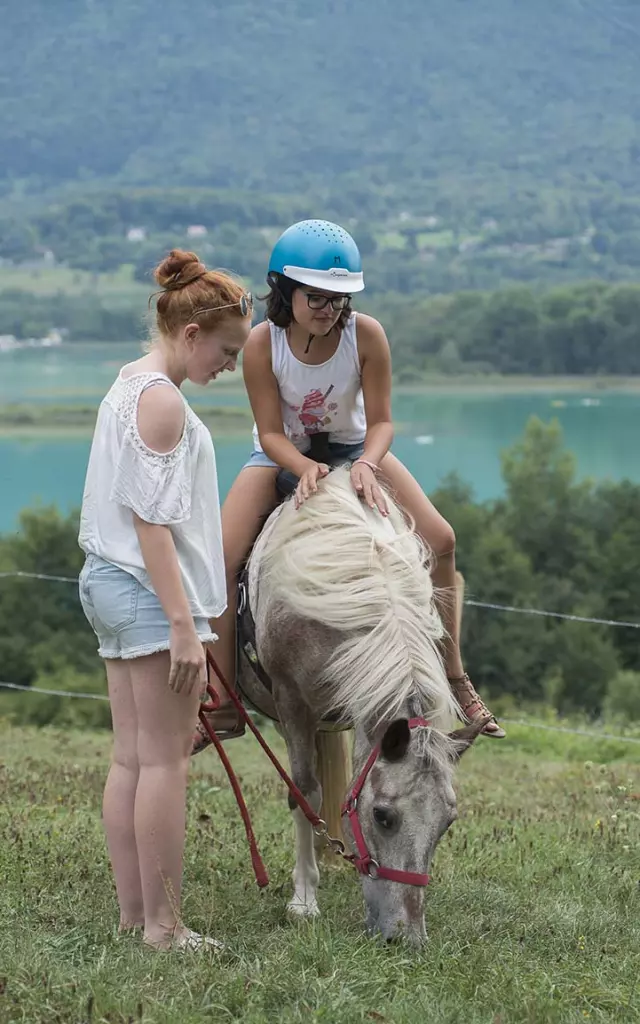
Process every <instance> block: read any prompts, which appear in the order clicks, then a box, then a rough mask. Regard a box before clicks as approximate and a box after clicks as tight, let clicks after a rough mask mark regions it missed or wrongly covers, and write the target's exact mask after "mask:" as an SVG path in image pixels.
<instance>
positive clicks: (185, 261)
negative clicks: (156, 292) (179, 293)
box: [153, 249, 207, 291]
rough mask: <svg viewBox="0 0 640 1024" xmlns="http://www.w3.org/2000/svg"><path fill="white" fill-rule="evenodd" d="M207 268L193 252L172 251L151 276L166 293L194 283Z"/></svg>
mask: <svg viewBox="0 0 640 1024" xmlns="http://www.w3.org/2000/svg"><path fill="white" fill-rule="evenodd" d="M206 272H207V268H206V267H205V265H204V263H201V262H200V260H199V259H198V257H197V256H196V254H195V252H185V251H184V250H182V249H172V250H171V252H170V253H169V255H168V256H165V258H164V259H163V260H162V261H161V262H160V263H159V264H158V266H157V267H156V269H155V270H154V272H153V276H154V278H155V279H156V281H157V282H158V284H159V285H160V287H161V288H164V289H165V290H166V291H174V290H175V289H177V288H184V287H185V286H186V285H188V284H190V283H191V282H192V281H196V280H197V279H198V278H199V277H202V275H203V274H206Z"/></svg>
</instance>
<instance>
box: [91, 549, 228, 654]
mask: <svg viewBox="0 0 640 1024" xmlns="http://www.w3.org/2000/svg"><path fill="white" fill-rule="evenodd" d="M78 582H79V589H80V601H81V603H82V608H83V611H84V614H85V615H86V617H87V619H88V620H89V624H90V625H91V627H92V629H93V631H94V633H95V634H96V636H97V637H98V644H99V646H98V654H99V655H100V657H101V658H143V657H145V655H147V654H156V653H157V652H158V651H168V650H169V647H170V644H171V637H170V633H171V627H170V625H169V622H168V620H167V617H166V615H165V613H164V611H163V608H162V605H161V604H160V601H159V600H158V598H157V597H156V595H155V594H153V593H152V592H151V591H150V590H147V588H146V587H143V586H142V584H141V583H138V580H137V579H136V578H135V576H132V575H131V573H128V572H125V570H124V569H121V568H120V567H119V566H117V565H114V564H113V562H106V561H105V560H104V559H103V558H98V556H97V555H87V558H86V561H85V563H84V566H83V568H82V572H81V573H80V578H79V581H78ZM194 623H195V627H196V633H197V634H198V637H199V639H200V640H201V641H202V642H203V643H205V642H206V641H208V640H216V639H217V637H216V634H215V633H212V632H211V627H210V625H209V621H208V619H205V618H196V619H194Z"/></svg>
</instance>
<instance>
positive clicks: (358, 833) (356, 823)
mask: <svg viewBox="0 0 640 1024" xmlns="http://www.w3.org/2000/svg"><path fill="white" fill-rule="evenodd" d="M207 662H208V664H209V665H210V666H211V668H212V669H213V671H214V672H215V674H216V675H217V677H218V679H220V681H221V682H222V685H223V686H224V688H225V690H226V691H227V693H228V694H229V697H230V699H231V701H232V702H233V704H234V705H235V707H236V708H237V711H238V714H239V715H240V717H241V718H242V720H243V721H244V722H245V724H246V725H247V726H248V727H249V729H250V730H251V732H252V733H253V735H254V736H255V738H256V739H257V741H258V743H259V744H260V746H261V747H262V749H263V750H264V752H265V754H266V755H267V757H268V758H269V760H270V761H271V763H272V764H273V766H274V768H275V769H276V771H277V772H278V774H279V775H280V778H281V779H282V780H283V782H284V783H285V785H286V786H287V788H288V790H289V792H290V794H291V796H292V797H293V799H294V800H295V802H296V804H297V805H298V807H299V808H300V810H301V811H302V813H303V814H304V816H305V818H306V819H307V821H308V822H309V823H310V825H311V826H312V827H313V829H314V830H315V832H316V833H317V834H318V835H320V836H322V837H323V838H324V839H325V840H326V841H327V843H328V844H329V845H330V846H331V848H332V850H333V852H334V853H336V854H337V855H338V856H340V857H344V859H345V860H348V861H349V862H350V863H351V864H352V865H353V866H354V868H355V869H356V871H358V873H359V874H361V875H368V876H369V877H370V878H373V879H377V878H382V879H386V880H387V881H390V882H400V883H401V884H403V885H414V886H425V885H428V884H429V876H428V875H426V874H421V873H419V872H416V871H397V870H396V869H395V868H387V867H384V866H382V865H380V864H378V862H377V861H376V860H374V858H373V857H372V856H371V854H370V853H369V849H368V847H367V843H366V840H365V838H364V834H363V832H362V828H361V825H360V820H359V818H358V797H359V796H360V793H361V791H362V787H363V786H364V784H365V781H366V779H367V776H368V774H369V772H370V771H371V769H372V768H373V766H374V764H375V762H376V761H377V759H378V755H379V754H380V747H379V746H378V747H375V748H374V749H373V750H372V751H371V754H370V755H369V758H368V760H367V763H366V764H365V766H364V768H363V769H362V771H361V772H360V775H359V776H358V778H357V779H356V781H355V783H354V785H353V789H352V790H351V793H350V794H349V796H348V797H347V800H346V802H345V804H344V806H343V808H342V816H343V817H347V818H348V819H349V822H350V825H351V831H352V833H353V839H354V842H355V845H356V848H357V850H358V853H357V855H356V854H347V853H345V849H344V844H343V843H342V841H341V840H340V839H333V838H332V837H331V836H330V835H329V833H328V831H327V825H326V822H324V821H323V820H322V818H321V817H320V816H319V815H318V814H316V812H315V811H314V809H313V807H311V805H310V804H309V802H308V801H307V800H306V799H305V797H304V796H303V794H302V793H301V792H300V790H299V789H298V787H297V786H296V784H295V782H294V781H293V779H291V778H290V777H289V775H288V774H287V772H286V771H285V769H284V768H283V767H282V765H281V764H280V762H279V760H278V758H277V757H276V755H275V754H274V753H273V751H272V750H271V748H270V746H269V744H268V743H267V742H266V740H265V739H264V737H263V736H262V733H261V732H260V730H259V729H258V727H257V726H256V725H255V723H254V722H253V721H252V719H251V717H250V716H249V714H248V713H247V710H246V708H245V707H244V705H243V703H242V701H241V700H240V698H239V697H238V695H237V694H236V692H235V690H234V689H233V688H232V687H231V686H229V684H228V683H227V681H226V679H225V678H224V676H223V675H222V673H221V672H220V669H219V668H218V665H217V664H216V661H215V659H214V657H213V655H212V654H211V652H210V651H209V649H208V648H207ZM207 694H208V696H209V701H208V702H207V703H204V702H203V703H202V704H201V705H200V711H199V718H200V721H201V723H202V726H203V728H204V729H205V731H206V733H207V735H208V737H209V739H210V740H211V742H212V743H213V745H214V747H215V748H216V751H217V752H218V757H219V758H220V760H221V761H222V764H223V766H224V769H225V771H226V773H227V776H228V777H229V782H230V784H231V788H232V790H233V794H234V796H235V798H236V802H237V804H238V807H239V809H240V814H241V816H242V820H243V822H244V827H245V831H246V834H247V841H248V843H249V849H250V851H251V863H252V866H253V871H254V874H255V876H256V882H257V883H258V885H259V886H260V888H264V886H266V885H268V884H269V876H268V874H267V870H266V868H265V866H264V862H263V860H262V857H261V856H260V851H259V849H258V844H257V842H256V837H255V835H254V832H253V826H252V824H251V817H250V815H249V811H248V809H247V805H246V803H245V801H244V797H243V795H242V790H241V788H240V783H239V782H238V779H237V776H236V774H235V772H234V770H233V766H232V764H231V762H230V761H229V758H228V757H227V754H226V752H225V750H224V747H223V744H222V741H221V740H220V739H218V737H217V735H216V733H215V731H214V729H213V728H212V727H211V725H210V724H209V722H208V720H207V714H208V713H210V712H211V711H216V710H217V709H218V708H219V707H220V698H219V697H218V694H217V693H216V691H215V690H214V688H213V686H212V685H211V683H207ZM428 724H429V723H428V722H427V721H426V719H424V718H412V719H410V721H409V728H410V729H417V728H419V727H421V726H426V725H428Z"/></svg>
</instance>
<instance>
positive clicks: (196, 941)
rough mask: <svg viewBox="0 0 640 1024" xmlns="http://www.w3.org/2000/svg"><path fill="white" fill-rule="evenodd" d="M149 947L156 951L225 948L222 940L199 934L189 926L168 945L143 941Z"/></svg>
mask: <svg viewBox="0 0 640 1024" xmlns="http://www.w3.org/2000/svg"><path fill="white" fill-rule="evenodd" d="M144 945H145V946H148V947H149V949H154V950H156V952H157V953H204V952H207V953H222V952H224V950H225V949H226V946H225V944H224V942H220V940H219V939H211V938H210V937H209V936H208V935H200V933H199V932H194V931H192V930H191V929H190V928H188V929H187V931H185V932H183V933H182V935H181V936H180V938H179V939H174V940H173V942H172V943H171V945H170V946H169V947H165V946H156V945H155V944H154V943H153V942H145V943H144Z"/></svg>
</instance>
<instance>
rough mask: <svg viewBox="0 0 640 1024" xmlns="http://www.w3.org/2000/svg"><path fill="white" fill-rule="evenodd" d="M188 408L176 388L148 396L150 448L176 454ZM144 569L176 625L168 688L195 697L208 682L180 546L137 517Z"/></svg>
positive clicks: (141, 411) (144, 407)
mask: <svg viewBox="0 0 640 1024" xmlns="http://www.w3.org/2000/svg"><path fill="white" fill-rule="evenodd" d="M184 420H185V409H184V403H183V401H182V399H181V397H180V395H178V394H177V393H176V392H175V391H174V390H173V388H169V387H165V386H162V385H160V386H155V387H152V388H148V389H147V390H146V391H143V393H142V395H141V396H140V402H139V404H138V431H139V433H140V437H141V438H142V440H143V441H144V443H145V444H146V446H147V447H148V448H150V449H151V450H152V451H155V452H160V453H162V454H164V453H166V452H170V451H172V450H173V449H174V448H175V447H176V445H177V444H178V443H179V441H180V438H181V437H182V432H183V430H184ZM133 524H134V526H135V530H136V533H137V535H138V540H139V542H140V550H141V552H142V559H143V561H144V564H145V568H146V570H147V572H148V573H149V578H150V580H151V583H152V584H153V589H154V590H155V592H156V594H157V595H158V600H159V601H160V604H161V605H162V609H163V611H164V613H165V615H166V616H167V620H168V622H169V625H170V626H171V670H170V675H169V686H170V687H171V688H172V689H174V690H178V691H179V690H182V689H185V690H186V691H187V692H188V693H190V692H191V690H192V689H193V687H194V685H196V684H198V683H199V684H204V683H205V682H206V668H205V658H204V653H203V649H202V644H201V643H200V641H199V639H198V636H197V633H196V630H195V625H194V622H193V616H192V614H191V610H190V608H189V602H188V600H187V595H186V593H185V589H184V585H183V582H182V574H181V572H180V566H179V564H178V556H177V554H176V546H175V543H174V540H173V535H172V533H171V528H170V527H169V526H162V525H159V524H157V523H147V522H146V521H145V520H144V519H141V518H140V516H139V515H137V513H135V512H134V513H133Z"/></svg>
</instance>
